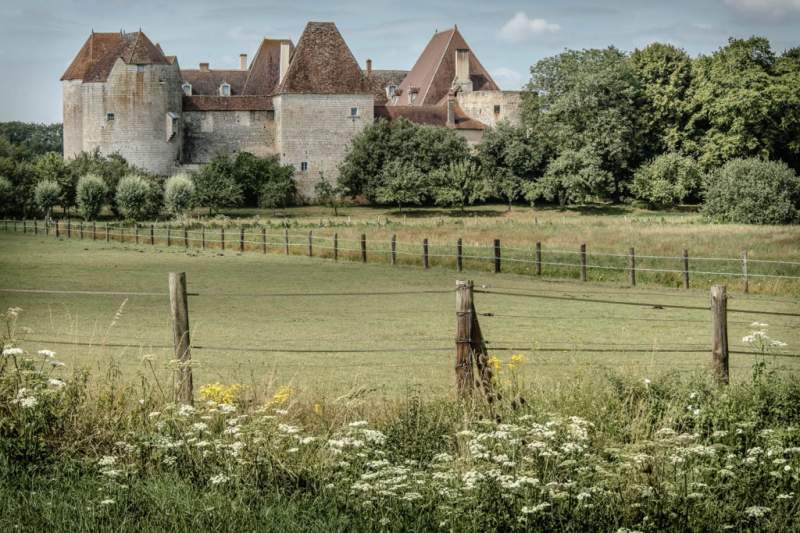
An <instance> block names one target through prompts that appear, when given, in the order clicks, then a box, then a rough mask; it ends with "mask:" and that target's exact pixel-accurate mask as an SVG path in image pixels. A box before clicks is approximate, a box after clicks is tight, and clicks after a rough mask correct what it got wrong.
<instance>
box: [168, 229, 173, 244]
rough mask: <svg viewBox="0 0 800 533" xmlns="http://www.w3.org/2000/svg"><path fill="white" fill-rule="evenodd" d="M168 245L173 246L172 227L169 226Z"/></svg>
mask: <svg viewBox="0 0 800 533" xmlns="http://www.w3.org/2000/svg"><path fill="white" fill-rule="evenodd" d="M167 246H172V227H171V226H167Z"/></svg>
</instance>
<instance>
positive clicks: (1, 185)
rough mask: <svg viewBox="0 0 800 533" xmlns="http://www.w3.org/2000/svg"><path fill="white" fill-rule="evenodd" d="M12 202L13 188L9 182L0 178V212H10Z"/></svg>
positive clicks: (4, 178)
mask: <svg viewBox="0 0 800 533" xmlns="http://www.w3.org/2000/svg"><path fill="white" fill-rule="evenodd" d="M13 200H14V186H13V185H12V184H11V180H10V179H8V178H6V177H4V176H0V212H1V213H3V214H6V213H7V212H10V211H11V202H12V201H13Z"/></svg>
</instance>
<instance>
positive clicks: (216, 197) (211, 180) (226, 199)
mask: <svg viewBox="0 0 800 533" xmlns="http://www.w3.org/2000/svg"><path fill="white" fill-rule="evenodd" d="M194 186H195V204H196V205H198V206H202V207H207V208H208V210H209V214H212V215H213V214H214V213H216V212H217V211H218V210H219V209H220V208H223V207H236V206H238V205H240V204H241V203H242V200H243V198H244V197H243V194H242V187H241V185H239V184H238V183H236V179H235V178H234V175H233V162H232V161H231V159H230V158H229V157H228V156H218V157H215V158H214V159H212V160H211V162H210V163H209V164H207V165H205V166H204V167H203V168H201V169H200V170H199V171H198V172H197V173H196V174H195V175H194Z"/></svg>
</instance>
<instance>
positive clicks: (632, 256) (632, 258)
mask: <svg viewBox="0 0 800 533" xmlns="http://www.w3.org/2000/svg"><path fill="white" fill-rule="evenodd" d="M628 274H629V276H630V280H631V287H635V286H636V251H635V250H634V249H633V246H631V249H630V250H628Z"/></svg>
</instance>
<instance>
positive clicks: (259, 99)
mask: <svg viewBox="0 0 800 533" xmlns="http://www.w3.org/2000/svg"><path fill="white" fill-rule="evenodd" d="M272 109H274V108H273V107H272V97H270V96H184V97H183V110H184V111H271V110H272Z"/></svg>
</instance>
